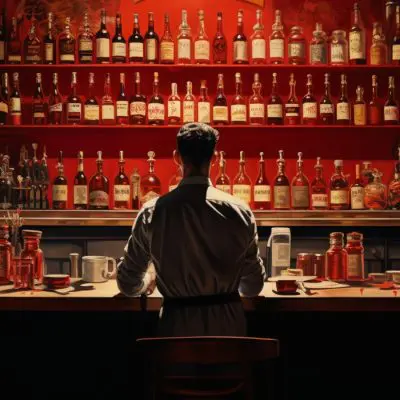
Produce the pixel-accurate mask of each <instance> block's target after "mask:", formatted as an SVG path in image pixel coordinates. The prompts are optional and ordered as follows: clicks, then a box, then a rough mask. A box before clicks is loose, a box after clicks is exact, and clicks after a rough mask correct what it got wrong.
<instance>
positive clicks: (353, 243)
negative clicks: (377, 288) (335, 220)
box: [345, 232, 365, 281]
mask: <svg viewBox="0 0 400 400" xmlns="http://www.w3.org/2000/svg"><path fill="white" fill-rule="evenodd" d="M345 250H346V252H347V280H348V281H351V280H357V281H361V280H364V279H365V267H364V246H363V234H362V233H358V232H351V233H348V234H347V244H346V247H345Z"/></svg>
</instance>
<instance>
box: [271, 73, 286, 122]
mask: <svg viewBox="0 0 400 400" xmlns="http://www.w3.org/2000/svg"><path fill="white" fill-rule="evenodd" d="M267 123H268V125H283V103H282V99H281V98H280V97H279V94H278V74H277V73H276V72H274V73H273V74H272V90H271V96H270V98H269V99H268V102H267Z"/></svg>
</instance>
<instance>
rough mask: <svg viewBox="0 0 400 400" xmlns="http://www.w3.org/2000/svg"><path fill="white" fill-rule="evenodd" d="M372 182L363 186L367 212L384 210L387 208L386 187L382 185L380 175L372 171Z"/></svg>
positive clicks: (375, 170)
mask: <svg viewBox="0 0 400 400" xmlns="http://www.w3.org/2000/svg"><path fill="white" fill-rule="evenodd" d="M373 174H374V181H373V182H372V183H369V184H368V185H367V186H365V196H364V202H365V207H366V208H367V209H368V210H385V209H386V207H387V191H386V185H384V184H383V183H382V175H383V174H382V173H381V172H379V171H378V170H377V169H374V172H373Z"/></svg>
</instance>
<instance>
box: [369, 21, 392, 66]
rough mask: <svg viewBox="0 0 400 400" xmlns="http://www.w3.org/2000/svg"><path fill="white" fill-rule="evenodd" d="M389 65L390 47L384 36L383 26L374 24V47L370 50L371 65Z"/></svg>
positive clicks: (377, 23)
mask: <svg viewBox="0 0 400 400" xmlns="http://www.w3.org/2000/svg"><path fill="white" fill-rule="evenodd" d="M387 63H388V47H387V44H386V40H385V36H384V35H383V28H382V24H381V23H379V22H374V28H373V33H372V45H371V49H370V65H386V64H387Z"/></svg>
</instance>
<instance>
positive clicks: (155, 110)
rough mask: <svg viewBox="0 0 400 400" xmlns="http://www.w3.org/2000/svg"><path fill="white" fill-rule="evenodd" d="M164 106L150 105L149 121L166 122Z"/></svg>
mask: <svg viewBox="0 0 400 400" xmlns="http://www.w3.org/2000/svg"><path fill="white" fill-rule="evenodd" d="M164 115H165V111H164V104H160V103H150V104H149V121H155V120H164Z"/></svg>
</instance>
